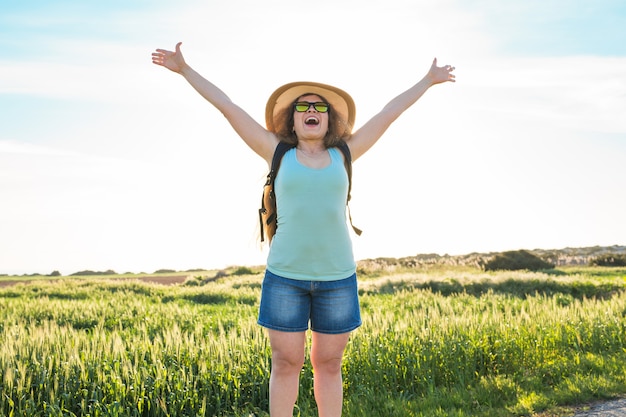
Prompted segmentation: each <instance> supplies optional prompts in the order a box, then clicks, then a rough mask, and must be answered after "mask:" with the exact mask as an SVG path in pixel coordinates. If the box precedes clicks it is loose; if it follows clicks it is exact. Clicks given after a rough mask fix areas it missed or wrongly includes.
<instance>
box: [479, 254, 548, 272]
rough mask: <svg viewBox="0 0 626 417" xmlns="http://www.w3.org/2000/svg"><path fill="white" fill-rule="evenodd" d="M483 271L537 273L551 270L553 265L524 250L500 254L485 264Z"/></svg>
mask: <svg viewBox="0 0 626 417" xmlns="http://www.w3.org/2000/svg"><path fill="white" fill-rule="evenodd" d="M483 268H484V269H485V271H498V270H506V271H518V270H522V269H526V270H529V271H539V270H542V269H553V268H554V264H552V263H550V262H546V261H544V260H543V259H541V258H540V257H538V256H536V255H533V254H532V253H530V252H528V251H525V250H516V251H509V252H502V253H500V254H498V255H496V256H495V257H494V258H493V259H491V260H490V261H488V262H487V263H485V265H484V267H483Z"/></svg>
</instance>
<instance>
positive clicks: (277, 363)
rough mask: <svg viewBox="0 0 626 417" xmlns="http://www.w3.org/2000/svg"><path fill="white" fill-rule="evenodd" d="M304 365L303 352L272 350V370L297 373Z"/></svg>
mask: <svg viewBox="0 0 626 417" xmlns="http://www.w3.org/2000/svg"><path fill="white" fill-rule="evenodd" d="M303 366H304V353H302V354H293V353H283V352H272V372H277V373H299V372H300V371H301V370H302V367H303Z"/></svg>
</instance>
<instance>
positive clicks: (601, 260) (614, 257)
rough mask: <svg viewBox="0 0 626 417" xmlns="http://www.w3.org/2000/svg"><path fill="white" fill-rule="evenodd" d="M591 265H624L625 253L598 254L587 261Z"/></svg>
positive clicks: (625, 264)
mask: <svg viewBox="0 0 626 417" xmlns="http://www.w3.org/2000/svg"><path fill="white" fill-rule="evenodd" d="M589 265H591V266H626V255H623V254H622V255H619V254H611V253H607V254H606V255H600V256H598V257H597V258H594V259H592V260H591V261H589Z"/></svg>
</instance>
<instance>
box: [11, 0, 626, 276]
mask: <svg viewBox="0 0 626 417" xmlns="http://www.w3.org/2000/svg"><path fill="white" fill-rule="evenodd" d="M625 40H626V3H625V2H624V1H623V0H596V1H593V2H591V1H586V0H508V1H502V0H440V1H437V2H434V1H422V0H385V1H379V0H376V1H375V0H358V1H357V0H354V1H353V0H345V1H336V0H317V1H314V2H294V1H289V0H266V1H262V2H260V1H256V0H230V1H222V0H219V1H218V0H215V1H213V0H211V1H209V0H204V1H201V0H181V1H176V2H174V1H165V0H112V1H107V2H102V1H95V0H92V1H88V0H84V1H78V0H76V1H70V0H56V1H54V2H50V1H46V0H30V1H22V0H4V1H2V3H0V274H25V273H28V274H30V273H42V274H47V273H51V272H52V271H60V272H61V273H62V274H71V273H74V272H77V271H81V270H87V269H88V270H94V271H102V270H108V269H113V270H115V271H116V272H118V273H123V272H136V273H139V272H153V271H155V270H157V269H176V270H188V269H194V268H207V269H218V268H224V267H227V266H231V265H262V264H263V263H264V261H265V257H266V256H267V248H266V247H262V246H260V244H259V242H258V234H259V228H258V216H257V210H258V207H259V204H260V197H261V188H262V184H263V182H264V178H265V175H266V171H267V166H266V163H265V162H264V161H263V160H262V159H261V158H259V157H258V156H257V155H256V154H254V153H253V152H252V151H251V150H250V149H249V148H247V147H246V145H245V144H244V143H243V141H241V140H240V139H239V137H238V136H237V135H236V134H235V133H234V132H233V130H232V129H231V127H230V125H229V124H228V123H227V122H226V120H225V119H224V117H223V116H222V115H221V113H220V112H219V111H217V110H216V109H215V108H213V107H212V106H211V105H210V104H209V103H207V102H206V101H204V99H202V98H201V97H200V96H199V95H198V94H197V93H196V92H195V91H194V90H193V89H192V88H191V87H190V86H189V85H188V84H187V83H186V82H185V80H184V79H183V78H182V77H181V76H180V75H178V74H175V73H172V72H170V71H168V70H166V69H164V68H162V67H158V66H156V65H154V64H152V62H151V53H152V52H153V50H154V49H156V48H165V49H170V50H171V49H173V48H174V45H175V44H176V42H178V41H182V42H183V46H182V48H183V54H184V56H185V58H186V60H187V62H188V63H189V64H190V65H191V66H192V67H193V68H194V69H196V70H197V71H198V72H200V73H201V74H202V75H204V76H205V77H206V78H208V79H209V80H211V81H212V82H213V83H215V84H216V85H218V86H219V87H220V88H221V89H222V90H224V91H225V92H226V93H227V94H228V95H229V96H230V98H231V99H232V100H233V101H234V102H236V103H237V104H239V105H240V106H241V107H243V108H244V109H246V110H247V111H248V112H249V113H250V114H251V115H252V117H254V118H255V119H256V120H258V121H259V122H260V123H262V124H264V109H265V103H266V100H267V98H268V97H269V95H270V94H271V93H272V92H273V91H274V89H276V88H277V87H278V86H280V85H282V84H285V83H288V82H291V81H298V80H311V81H318V82H323V83H328V84H332V85H336V86H338V87H340V88H342V89H344V90H346V91H348V92H349V93H350V94H351V95H352V97H353V98H354V100H355V102H356V104H357V118H356V127H357V128H358V127H359V126H360V125H362V124H364V123H365V122H366V121H367V120H368V119H369V118H370V117H372V116H373V115H374V114H376V113H377V112H378V111H379V110H380V109H381V108H382V107H383V106H384V105H385V104H386V103H387V102H388V101H389V100H391V99H392V98H393V97H395V96H396V95H398V94H400V93H401V92H403V91H404V90H406V89H408V88H409V87H411V86H412V85H413V84H415V83H416V82H418V81H419V80H420V79H421V78H422V77H423V76H424V74H425V73H426V71H427V70H428V68H429V66H430V64H431V62H432V59H433V58H434V57H437V58H438V62H439V64H440V65H444V64H451V65H454V66H455V67H456V71H455V73H456V77H457V82H456V83H454V84H453V83H446V84H442V85H437V86H434V87H432V88H431V89H430V90H429V91H428V92H426V94H425V95H424V96H423V97H422V98H421V99H420V100H419V101H418V102H417V103H416V104H415V105H414V106H412V107H411V108H410V109H408V110H407V111H406V112H405V113H404V114H403V115H402V116H401V117H400V118H399V119H398V120H397V121H396V122H395V123H394V124H393V125H392V126H391V128H390V129H389V130H388V131H387V132H386V134H385V135H384V136H383V138H382V139H381V140H380V141H379V143H377V144H376V145H375V146H374V147H373V148H372V149H371V150H370V151H369V152H368V153H367V154H366V155H365V156H363V157H362V158H360V159H359V160H358V161H356V162H355V164H354V176H353V191H352V196H353V200H352V202H351V205H350V207H351V212H352V217H353V221H354V224H355V225H356V226H358V227H359V228H361V229H363V230H364V232H363V235H362V236H360V237H357V236H354V238H353V242H354V252H355V257H356V258H357V260H358V259H366V258H376V257H403V256H412V255H415V254H419V253H438V254H441V255H443V254H450V255H454V254H467V253H471V252H497V251H504V250H516V249H536V248H542V249H558V248H564V247H583V246H595V245H603V246H604V245H624V244H626V221H625V220H624V219H625V218H624V213H626V192H624V190H626V117H625V115H626V42H625Z"/></svg>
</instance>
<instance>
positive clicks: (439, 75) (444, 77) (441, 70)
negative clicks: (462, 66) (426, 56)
mask: <svg viewBox="0 0 626 417" xmlns="http://www.w3.org/2000/svg"><path fill="white" fill-rule="evenodd" d="M452 71H454V67H453V66H452V65H444V66H443V67H438V66H437V58H435V59H433V64H432V65H431V66H430V70H429V71H428V74H427V77H428V78H429V79H430V81H431V82H432V83H433V84H439V83H445V82H447V81H451V82H455V81H456V80H455V78H456V77H455V75H454V74H452Z"/></svg>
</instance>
